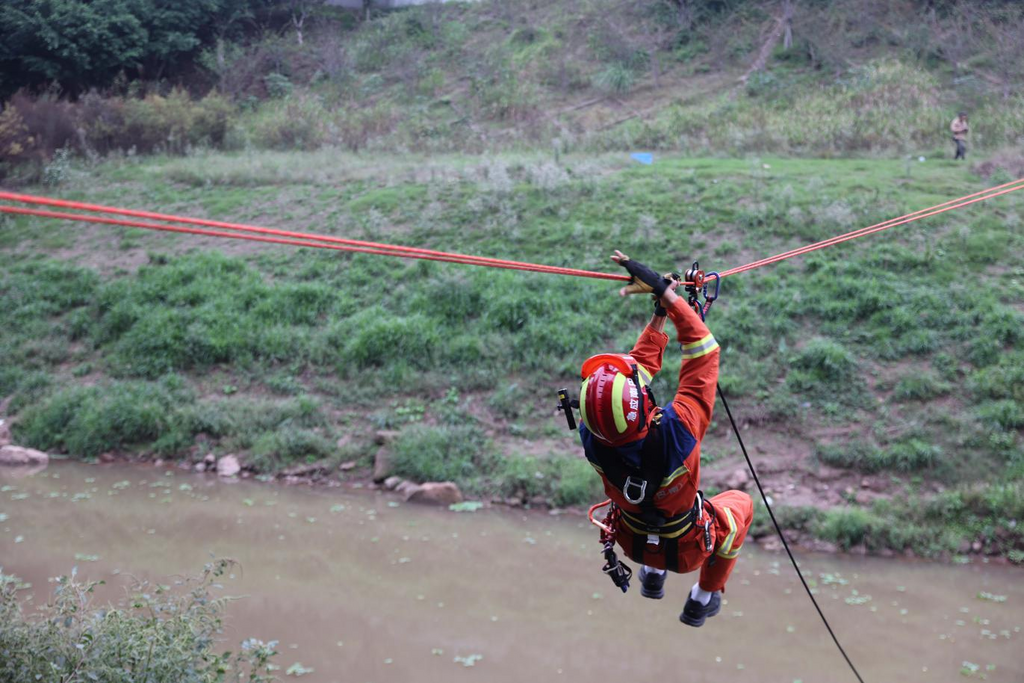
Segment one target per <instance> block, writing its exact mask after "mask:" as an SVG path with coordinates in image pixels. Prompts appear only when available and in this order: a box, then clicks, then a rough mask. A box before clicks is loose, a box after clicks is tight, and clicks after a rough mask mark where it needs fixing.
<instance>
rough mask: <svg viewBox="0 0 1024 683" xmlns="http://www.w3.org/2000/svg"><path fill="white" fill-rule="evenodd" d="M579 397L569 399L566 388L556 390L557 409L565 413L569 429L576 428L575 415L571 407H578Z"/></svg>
mask: <svg viewBox="0 0 1024 683" xmlns="http://www.w3.org/2000/svg"><path fill="white" fill-rule="evenodd" d="M579 407H580V401H579V399H575V398H574V399H570V398H569V390H568V389H559V390H558V409H559V410H561V411H562V412H564V413H565V421H566V423H567V424H568V425H569V429H576V415H575V414H573V412H572V409H573V408H579Z"/></svg>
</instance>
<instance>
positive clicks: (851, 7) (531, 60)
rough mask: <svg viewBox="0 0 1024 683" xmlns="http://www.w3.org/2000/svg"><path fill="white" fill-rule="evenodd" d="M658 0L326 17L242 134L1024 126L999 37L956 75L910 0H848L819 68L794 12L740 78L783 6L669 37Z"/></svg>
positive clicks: (699, 134)
mask: <svg viewBox="0 0 1024 683" xmlns="http://www.w3.org/2000/svg"><path fill="white" fill-rule="evenodd" d="M657 6H658V4H657V3H653V2H652V3H648V4H646V5H645V4H643V3H621V2H614V1H613V0H560V2H557V3H535V2H529V1H528V0H507V1H505V2H483V3H465V4H463V3H459V4H452V5H448V6H444V7H428V8H413V9H409V10H407V11H401V12H394V13H390V14H385V15H382V16H380V17H378V18H376V19H374V20H373V21H370V22H366V23H363V24H360V25H359V26H358V27H357V28H356V29H355V30H353V31H352V32H351V33H345V34H344V35H343V36H342V37H341V39H340V42H339V38H338V36H337V35H336V33H335V32H332V31H331V30H327V29H325V34H326V35H325V36H322V37H320V38H318V39H316V40H312V41H311V42H310V45H311V46H317V45H321V46H322V47H310V48H309V54H305V56H303V57H301V58H300V56H299V55H293V56H292V57H291V61H290V62H289V63H290V64H291V65H292V66H291V67H287V68H285V69H284V70H286V71H287V70H288V69H289V68H290V69H291V71H292V73H291V77H292V79H293V80H294V81H295V83H296V85H297V89H296V90H295V91H294V92H293V93H292V94H291V96H288V97H281V98H279V99H275V100H271V101H268V102H264V103H262V104H261V106H260V107H259V108H258V109H256V110H254V111H252V112H251V113H249V114H246V115H244V116H243V117H242V121H241V123H240V124H239V126H238V127H237V130H236V134H235V135H233V136H231V138H232V140H233V141H234V142H233V144H237V145H251V146H255V147H258V148H266V147H270V148H279V149H283V148H294V147H301V148H306V149H313V148H317V147H318V146H320V145H323V144H334V145H338V146H343V147H348V148H351V149H372V150H387V151H392V152H394V151H398V152H404V151H409V150H414V151H423V152H452V151H455V152H461V151H467V150H469V151H474V152H476V151H482V150H489V151H494V150H498V149H501V150H537V149H539V150H549V149H552V148H557V149H559V150H562V151H566V152H599V151H607V150H629V149H636V148H647V149H662V150H675V151H682V152H684V153H686V154H689V155H704V154H712V155H717V154H722V153H773V154H810V155H813V156H842V155H846V154H848V153H850V152H853V151H856V152H860V153H863V152H872V151H874V152H878V151H885V152H890V151H893V150H898V151H901V152H909V153H913V154H914V155H915V156H916V155H917V154H920V153H924V154H926V155H928V156H932V155H934V154H935V153H936V151H937V150H942V153H943V154H944V153H945V152H946V150H947V148H948V147H949V140H948V137H949V136H948V132H947V131H948V125H949V121H950V119H951V118H952V116H953V115H954V113H955V112H956V111H957V110H958V109H963V108H969V109H970V110H971V114H972V144H973V145H976V146H978V147H982V146H983V147H988V148H997V147H1000V146H1005V145H1013V144H1016V143H1017V139H1018V137H1019V131H1020V130H1021V129H1022V127H1024V118H1022V117H1024V113H1022V112H1024V107H1022V106H1021V96H1020V95H1019V94H1017V95H1013V96H1011V97H1009V98H1004V97H1002V94H1001V87H999V86H998V83H997V82H998V79H995V81H996V83H995V84H994V83H993V82H990V81H992V80H993V76H992V74H990V73H989V72H988V71H987V69H990V68H991V65H990V61H991V56H990V55H989V54H987V53H985V50H987V49H988V48H989V46H988V45H987V44H985V45H982V44H981V43H979V45H978V46H977V51H978V53H977V54H973V55H971V59H970V62H971V64H972V66H971V67H970V69H971V70H970V71H969V73H961V74H959V75H955V74H953V73H952V72H951V71H950V69H949V67H948V66H947V65H946V63H945V62H942V61H940V60H938V59H937V58H936V57H935V53H936V52H937V51H939V50H940V46H941V44H942V43H943V40H944V39H943V38H939V37H936V36H933V35H932V31H933V29H932V28H930V27H929V26H928V25H924V24H921V23H919V22H921V21H922V17H923V15H922V14H921V13H920V11H919V8H917V7H916V6H915V5H914V4H913V3H908V2H893V3H879V5H878V6H877V7H874V8H873V9H872V12H871V17H870V18H865V17H864V16H863V10H864V8H863V7H861V6H859V5H857V4H856V3H845V4H839V5H837V6H836V7H835V8H834V14H833V16H832V19H831V21H833V22H836V23H834V24H833V25H830V26H829V28H828V30H829V32H830V34H832V35H833V36H834V38H833V39H830V40H829V41H826V43H824V44H818V45H817V47H816V48H815V49H814V50H813V51H815V52H818V53H819V59H823V60H824V61H823V62H812V61H811V60H810V59H809V58H808V56H807V55H808V53H809V52H811V51H812V50H811V49H810V48H809V47H808V44H809V43H808V41H810V43H815V44H817V43H819V41H820V35H818V33H816V32H817V31H819V29H815V28H814V27H813V25H810V24H806V22H804V23H799V24H798V27H797V35H796V41H795V43H794V47H793V48H792V49H790V50H789V51H784V50H782V49H781V48H779V49H777V50H775V51H774V52H773V57H772V59H770V60H769V63H768V69H767V70H766V71H763V72H758V73H754V74H752V75H750V77H749V78H748V79H747V80H744V81H741V77H742V76H744V74H745V73H746V72H747V71H748V69H749V66H750V64H751V62H752V61H753V59H754V55H755V54H756V53H757V49H758V47H759V45H760V42H761V40H763V34H764V27H765V26H766V24H767V23H770V21H771V16H772V13H773V12H774V11H775V6H774V5H766V6H765V5H764V4H763V3H762V5H758V4H757V3H747V4H745V5H743V6H742V7H741V8H739V9H738V10H737V11H736V12H735V13H728V14H721V15H714V16H712V17H710V18H708V19H707V21H703V22H702V23H701V25H700V26H698V27H697V29H696V30H695V31H694V32H691V33H687V32H681V33H680V34H679V35H680V37H679V40H677V41H675V42H674V41H672V40H670V38H669V37H670V35H672V34H673V32H674V31H675V32H678V31H679V29H678V28H672V26H671V23H670V22H669V23H666V21H665V17H664V16H661V15H659V13H658V11H657ZM765 7H767V9H766V8H765ZM805 14H807V15H815V14H820V12H819V11H818V10H817V9H815V10H810V9H809V10H807V11H806V12H805ZM659 17H660V18H659ZM805 19H806V17H805ZM947 29H948V27H945V28H944V29H943V30H947ZM940 33H941V32H940ZM655 36H660V38H655ZM924 36H929V38H928V41H931V42H928V41H926V43H927V46H925V45H924V44H922V43H920V42H919V41H920V40H921V39H923V37H924ZM833 43H834V45H833ZM339 45H340V47H338V46H339ZM276 49H278V50H284V53H285V54H290V53H289V52H288V49H286V48H284V47H280V46H279V47H278V48H276ZM823 51H825V52H831V53H833V54H831V55H821V54H820V53H821V52H823ZM300 52H301V51H300ZM922 55H924V56H922ZM331 59H333V60H334V61H339V60H340V62H341V63H343V64H344V65H345V68H342V69H339V70H338V73H336V74H334V75H333V76H331V75H326V76H325V72H324V71H323V70H320V69H318V70H313V68H312V67H311V66H310V65H311V64H313V65H315V64H319V63H320V62H321V61H325V60H326V61H330V60H331ZM655 64H657V68H655ZM243 66H244V65H243ZM656 72H657V74H658V75H657V76H655V73H656ZM1010 92H1019V88H1010Z"/></svg>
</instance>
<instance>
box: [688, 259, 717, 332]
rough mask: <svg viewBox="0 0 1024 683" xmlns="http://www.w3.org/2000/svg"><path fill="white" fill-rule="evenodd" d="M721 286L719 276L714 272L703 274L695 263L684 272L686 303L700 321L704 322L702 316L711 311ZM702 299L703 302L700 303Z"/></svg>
mask: <svg viewBox="0 0 1024 683" xmlns="http://www.w3.org/2000/svg"><path fill="white" fill-rule="evenodd" d="M712 285H713V286H714V289H713V290H709V289H708V288H709V287H711V286H712ZM721 286H722V278H721V276H720V275H719V274H718V273H716V272H710V273H705V272H704V271H703V270H701V269H700V264H699V263H697V262H696V261H694V262H693V265H692V266H690V269H689V270H688V271H686V282H685V284H684V287H685V288H686V294H687V302H688V303H689V304H690V308H692V309H693V310H694V311H696V312H697V315H699V316H700V319H701V320H704V316H706V315H707V313H708V311H709V310H711V304H713V303H715V300H716V299H717V298H718V292H719V290H720V289H721ZM702 297H703V299H704V300H703V301H701V298H702Z"/></svg>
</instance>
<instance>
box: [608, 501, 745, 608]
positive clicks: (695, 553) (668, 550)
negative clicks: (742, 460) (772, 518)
mask: <svg viewBox="0 0 1024 683" xmlns="http://www.w3.org/2000/svg"><path fill="white" fill-rule="evenodd" d="M708 502H710V503H711V506H712V507H713V508H714V519H709V513H710V510H709V509H708V508H707V507H705V510H704V516H703V518H702V519H701V520H699V522H698V523H697V524H695V525H694V526H693V527H691V528H689V529H688V530H686V531H685V532H684V533H682V534H681V535H679V536H677V537H674V538H673V537H666V536H658V537H657V539H658V544H657V545H654V544H653V543H650V542H648V541H649V537H648V535H647V534H644V533H637V532H635V531H633V530H632V529H630V528H629V526H628V524H627V523H625V520H622V521H620V523H619V528H618V533H617V534H616V536H615V540H616V542H617V543H618V544H619V545H620V546H621V547H622V549H623V550H624V551H625V552H626V554H627V555H628V556H629V557H631V558H632V559H633V560H634V561H636V562H640V563H642V564H645V565H647V566H648V567H656V568H658V569H667V570H669V571H673V572H677V573H679V574H686V573H688V572H692V571H694V570H696V569H697V568H700V581H699V583H700V587H701V589H703V590H706V591H720V590H724V589H725V582H726V581H728V580H729V575H730V574H731V573H732V568H733V567H734V566H735V565H736V558H737V556H738V555H739V552H740V548H741V547H742V546H743V541H744V540H745V539H746V538H747V531H748V530H749V529H750V523H751V522H752V521H753V519H754V502H753V501H752V500H751V499H750V496H748V495H747V494H746V493H743V492H742V491H725V492H723V493H720V494H718V495H717V496H715V497H714V498H711V499H709V501H708ZM705 521H710V522H711V524H710V526H709V528H708V531H709V532H710V534H711V551H710V552H708V550H707V546H706V545H705V539H704V522H705Z"/></svg>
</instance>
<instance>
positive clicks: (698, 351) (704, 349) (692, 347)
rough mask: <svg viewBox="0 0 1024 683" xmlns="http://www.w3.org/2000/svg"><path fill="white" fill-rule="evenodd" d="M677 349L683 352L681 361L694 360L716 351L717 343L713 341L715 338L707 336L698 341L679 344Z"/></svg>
mask: <svg viewBox="0 0 1024 683" xmlns="http://www.w3.org/2000/svg"><path fill="white" fill-rule="evenodd" d="M679 348H680V349H681V350H682V352H683V360H692V359H694V358H700V357H701V356H705V355H707V354H709V353H711V352H712V351H714V350H715V349H717V348H718V342H717V341H715V337H714V336H713V335H710V334H709V335H708V336H706V337H704V338H703V339H701V340H699V341H695V342H690V343H688V344H680V345H679Z"/></svg>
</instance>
